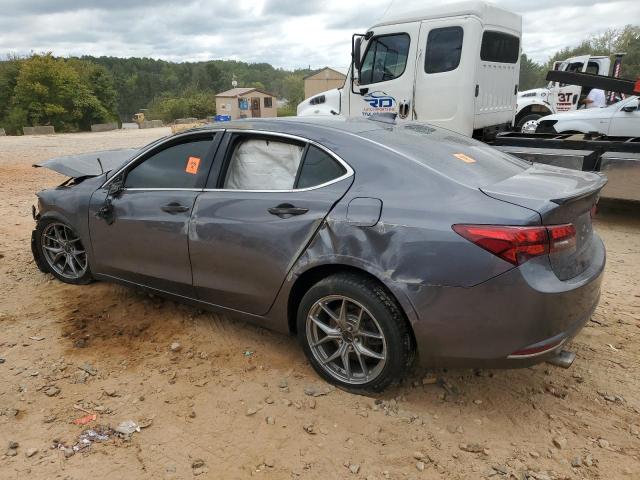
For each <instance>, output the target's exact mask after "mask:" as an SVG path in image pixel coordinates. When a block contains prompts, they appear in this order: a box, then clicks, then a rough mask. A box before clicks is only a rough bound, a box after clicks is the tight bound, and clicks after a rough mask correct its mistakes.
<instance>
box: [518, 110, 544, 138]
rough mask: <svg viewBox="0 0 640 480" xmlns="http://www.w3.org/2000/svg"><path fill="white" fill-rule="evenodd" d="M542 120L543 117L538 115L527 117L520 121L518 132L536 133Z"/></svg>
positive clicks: (533, 114)
mask: <svg viewBox="0 0 640 480" xmlns="http://www.w3.org/2000/svg"><path fill="white" fill-rule="evenodd" d="M541 118H542V115H540V114H538V113H531V114H529V115H525V116H524V117H522V118H521V119H520V120H518V124H517V125H516V130H517V131H518V132H522V133H536V128H538V124H539V123H540V119H541Z"/></svg>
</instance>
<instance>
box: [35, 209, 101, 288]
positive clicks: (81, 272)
mask: <svg viewBox="0 0 640 480" xmlns="http://www.w3.org/2000/svg"><path fill="white" fill-rule="evenodd" d="M31 249H32V251H33V255H34V259H35V261H36V264H37V265H38V268H39V269H40V270H42V271H43V272H48V273H51V274H52V275H53V276H54V277H56V278H57V279H58V280H60V281H61V282H64V283H70V284H72V285H86V284H88V283H91V282H92V281H93V277H92V276H91V269H90V268H89V258H88V254H87V252H86V250H85V247H84V245H83V244H82V241H81V240H80V237H79V236H78V234H77V233H76V232H75V230H74V229H73V228H72V227H71V226H70V225H69V224H67V223H66V222H63V221H61V220H58V219H54V218H44V219H41V220H39V221H38V224H37V225H36V229H35V230H34V231H33V235H32V237H31Z"/></svg>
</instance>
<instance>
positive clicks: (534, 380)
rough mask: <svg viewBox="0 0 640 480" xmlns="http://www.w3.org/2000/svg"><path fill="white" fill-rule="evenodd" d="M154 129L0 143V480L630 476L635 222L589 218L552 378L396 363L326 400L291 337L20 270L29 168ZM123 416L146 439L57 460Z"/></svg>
mask: <svg viewBox="0 0 640 480" xmlns="http://www.w3.org/2000/svg"><path fill="white" fill-rule="evenodd" d="M167 133H168V129H151V130H140V131H137V130H131V131H116V132H106V133H96V134H73V135H71V134H69V135H55V136H34V137H0V218H1V219H2V220H1V222H2V223H1V230H0V478H2V479H13V478H16V479H17V478H20V479H24V478H32V479H53V478H65V479H67V478H68V479H87V478H92V477H93V478H106V477H109V478H117V479H122V480H124V479H133V478H136V479H139V478H153V479H157V478H193V477H194V476H197V477H198V478H247V477H252V476H254V477H258V478H265V479H267V478H269V479H280V478H354V479H355V478H367V479H382V478H392V479H405V478H406V479H410V478H415V479H421V478H424V479H467V478H470V479H475V478H487V477H492V478H496V479H499V478H516V479H525V480H526V479H527V478H529V479H537V480H544V479H596V478H602V479H616V478H629V479H637V478H640V436H639V435H640V433H639V432H640V371H639V369H638V361H639V357H640V352H639V349H638V345H639V338H638V336H639V334H640V329H639V328H638V327H640V285H639V277H640V218H639V216H638V215H636V216H635V218H634V217H632V216H631V214H630V212H616V211H604V212H601V213H600V214H599V216H598V218H597V222H596V227H597V231H598V232H599V233H600V235H601V236H602V237H603V238H604V240H605V243H606V245H607V249H608V265H607V271H606V277H605V281H604V288H603V292H602V299H601V302H600V306H599V307H598V309H597V311H596V313H595V316H594V317H593V321H592V322H589V324H588V325H587V327H586V328H585V329H584V330H583V331H582V332H581V333H580V335H579V336H578V337H577V338H576V339H575V340H574V341H573V343H572V345H571V347H572V349H573V350H575V351H576V352H577V360H576V362H575V363H574V365H573V366H572V367H571V368H570V369H568V370H563V369H560V368H557V367H553V366H550V365H545V364H543V365H538V366H536V367H533V368H529V369H523V370H514V371H497V370H496V371H487V370H484V371H472V370H449V371H443V370H438V371H419V370H417V369H414V371H413V372H412V374H411V376H410V377H409V379H408V380H406V381H405V382H404V383H403V384H402V385H400V386H398V387H395V388H393V389H391V390H390V391H387V392H385V393H384V394H383V395H381V396H379V397H377V398H367V397H362V396H356V395H351V394H348V393H345V392H342V391H340V390H332V389H326V384H325V383H323V382H322V381H321V380H320V379H319V378H318V377H317V376H316V375H315V373H314V372H313V371H312V369H311V367H310V366H309V365H308V363H307V362H306V361H305V358H304V355H303V353H302V351H301V349H300V348H299V347H298V345H297V343H296V341H295V339H294V338H288V337H286V336H282V335H277V334H273V333H270V332H267V331H265V330H262V329H258V328H255V327H252V326H248V325H244V324H241V323H236V322H231V321H229V320H227V319H225V318H223V317H221V316H218V315H215V314H212V313H208V312H202V311H199V310H196V309H194V308H190V307H186V306H182V305H179V304H176V303H173V302H170V301H166V300H162V299H160V298H153V297H150V296H148V295H145V294H143V293H140V292H137V291H135V290H133V289H128V288H124V287H121V286H116V285H112V284H108V283H103V282H98V283H94V284H91V285H88V286H79V287H76V286H70V285H65V284H62V283H60V282H58V281H56V280H54V279H53V278H52V277H51V276H49V275H44V274H42V273H40V272H39V271H38V270H37V268H36V266H35V264H34V262H33V260H32V257H31V251H30V246H29V237H30V234H31V230H32V228H33V225H34V223H33V220H32V219H31V213H30V209H31V205H32V204H33V203H34V200H35V197H34V193H35V192H36V191H38V190H41V189H42V188H45V187H49V186H53V185H56V184H57V183H60V182H61V181H62V180H63V178H62V177H61V176H60V175H58V174H55V173H53V172H50V171H47V170H44V169H33V168H31V164H32V163H33V162H35V161H38V160H43V159H47V158H50V157H53V156H58V155H62V154H70V153H78V152H84V151H93V150H100V149H106V148H117V147H129V146H139V145H143V144H145V143H148V142H150V141H151V140H153V139H155V138H157V137H158V136H160V135H164V134H167ZM172 344H174V345H173V350H175V351H173V350H172ZM309 394H313V395H309ZM74 406H78V407H81V408H84V409H85V410H87V411H88V412H90V413H96V414H97V419H96V420H95V421H92V422H90V423H89V424H88V425H86V426H78V425H75V424H74V423H73V420H74V419H76V418H79V417H82V416H85V415H86V413H85V412H83V411H81V410H78V409H76V408H74ZM126 420H133V421H135V422H137V423H139V424H140V425H142V426H144V427H145V428H142V429H141V431H139V432H134V433H133V434H132V435H131V437H130V438H129V440H126V439H122V438H114V437H113V436H112V435H110V436H109V439H108V440H105V441H103V442H95V443H93V444H92V445H91V446H90V447H88V448H86V449H83V450H81V451H78V452H75V453H74V450H73V449H72V447H73V445H75V444H76V443H77V442H78V438H79V436H80V435H81V433H82V432H83V431H85V430H86V429H87V428H93V429H98V427H99V426H103V427H107V426H110V427H113V428H115V427H116V426H118V425H119V424H120V423H121V422H122V421H126ZM9 442H17V443H18V446H17V448H10V445H9ZM80 445H81V444H80ZM11 446H13V447H15V445H11ZM65 447H66V448H67V450H66V451H65V450H64V449H65Z"/></svg>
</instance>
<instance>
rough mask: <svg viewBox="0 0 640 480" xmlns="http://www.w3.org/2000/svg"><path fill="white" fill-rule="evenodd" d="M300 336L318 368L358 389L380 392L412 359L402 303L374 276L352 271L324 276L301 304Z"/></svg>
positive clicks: (324, 374) (330, 379)
mask: <svg viewBox="0 0 640 480" xmlns="http://www.w3.org/2000/svg"><path fill="white" fill-rule="evenodd" d="M297 320H298V336H299V339H300V342H301V343H302V346H303V349H304V352H305V354H306V356H307V358H308V359H309V361H310V362H311V365H312V366H313V368H314V369H315V370H316V372H317V373H318V374H319V375H320V376H321V377H323V378H324V379H325V380H327V381H328V382H331V383H333V384H335V385H337V386H338V387H340V388H342V389H344V390H347V391H350V392H353V393H359V394H362V393H369V392H371V393H373V392H380V391H382V390H384V389H385V388H387V387H388V386H389V385H391V384H393V383H396V382H398V381H399V380H400V379H402V377H403V376H404V375H405V374H406V373H407V371H408V369H409V366H410V365H411V362H412V360H413V351H414V348H413V339H412V337H411V334H410V332H409V327H408V325H407V322H406V321H405V319H404V316H403V315H402V312H401V310H400V308H399V307H398V305H397V303H396V302H395V300H394V299H393V298H392V297H391V296H390V295H389V293H388V292H387V291H386V290H385V289H384V288H383V287H382V286H381V285H380V284H379V283H378V282H377V281H375V280H373V279H370V278H367V277H364V276H361V275H357V274H352V273H341V274H336V275H331V276H329V277H327V278H324V279H323V280H320V281H319V282H318V283H316V284H315V285H314V286H313V287H311V288H310V289H309V291H308V292H307V293H306V294H305V295H304V297H303V298H302V300H301V302H300V305H299V307H298V318H297Z"/></svg>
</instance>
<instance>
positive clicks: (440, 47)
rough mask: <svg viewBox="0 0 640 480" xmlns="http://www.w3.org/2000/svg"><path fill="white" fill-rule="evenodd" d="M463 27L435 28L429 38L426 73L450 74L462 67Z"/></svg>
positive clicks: (425, 61) (425, 60) (425, 59)
mask: <svg viewBox="0 0 640 480" xmlns="http://www.w3.org/2000/svg"><path fill="white" fill-rule="evenodd" d="M463 36H464V32H463V30H462V27H444V28H435V29H433V30H431V31H430V32H429V36H428V37H427V51H426V53H425V58H424V71H425V72H426V73H442V72H450V71H452V70H455V69H456V68H458V65H460V55H461V54H462V39H463Z"/></svg>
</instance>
